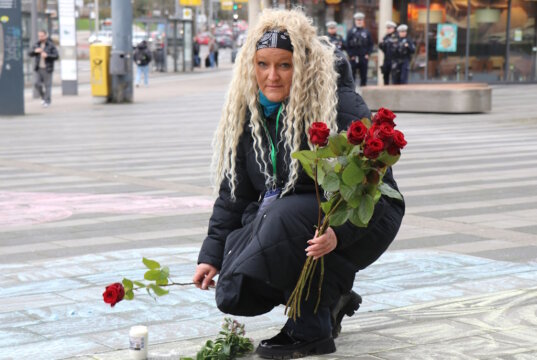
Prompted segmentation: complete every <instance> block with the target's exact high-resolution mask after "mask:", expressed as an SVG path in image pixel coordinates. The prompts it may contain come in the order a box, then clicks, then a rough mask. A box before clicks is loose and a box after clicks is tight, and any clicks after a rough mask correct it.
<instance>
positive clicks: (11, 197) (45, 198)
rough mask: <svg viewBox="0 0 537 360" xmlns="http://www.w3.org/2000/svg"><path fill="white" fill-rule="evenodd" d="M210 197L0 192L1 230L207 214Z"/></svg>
mask: <svg viewBox="0 0 537 360" xmlns="http://www.w3.org/2000/svg"><path fill="white" fill-rule="evenodd" d="M213 203H214V200H213V199H211V198H209V197H198V196H188V197H153V196H143V195H125V194H112V195H96V194H56V193H34V192H9V191H0V226H21V225H32V224H40V223H46V222H52V221H59V220H63V219H67V218H69V217H71V216H73V215H76V214H89V213H112V214H148V215H164V214H178V215H180V214H191V213H200V212H209V211H210V210H211V209H212V206H213Z"/></svg>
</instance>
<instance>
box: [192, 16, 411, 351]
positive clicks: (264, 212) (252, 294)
mask: <svg viewBox="0 0 537 360" xmlns="http://www.w3.org/2000/svg"><path fill="white" fill-rule="evenodd" d="M311 23H312V21H311V19H309V18H308V17H306V15H305V14H304V13H302V12H301V11H300V10H298V9H295V10H280V9H265V10H264V11H263V12H262V13H261V15H260V17H259V19H258V21H257V23H256V25H255V27H254V28H251V29H250V30H249V31H248V36H247V39H246V42H245V44H244V45H243V46H242V48H241V51H240V52H239V54H238V56H237V62H236V64H235V67H234V72H233V75H232V79H231V84H230V87H229V89H228V93H227V96H226V102H225V104H224V106H223V111H222V115H221V120H220V123H219V125H218V128H217V130H216V133H215V136H214V142H213V145H214V151H213V164H212V166H211V168H212V169H213V174H214V176H215V178H214V183H215V185H216V186H217V188H218V189H219V193H218V197H217V199H216V201H215V203H214V207H213V212H212V215H211V218H210V220H209V227H208V235H207V237H206V238H205V240H204V241H203V245H202V247H201V250H200V252H199V256H198V265H197V267H196V270H195V274H194V275H193V279H192V280H193V282H194V283H195V284H196V286H197V287H198V288H200V289H202V290H207V289H208V288H209V287H211V286H214V285H215V280H214V277H215V276H216V275H217V274H219V278H218V283H217V284H216V304H217V306H218V308H219V309H220V310H221V311H222V312H224V313H227V314H233V315H244V316H257V315H261V314H264V313H267V312H269V311H271V310H272V309H273V308H274V307H275V306H278V305H280V304H285V303H286V302H287V300H288V299H289V298H290V296H291V293H292V290H293V289H294V287H295V285H296V281H297V279H298V276H299V274H300V272H301V269H302V266H303V265H304V262H305V260H306V257H307V256H314V257H321V256H324V263H325V267H324V280H323V283H322V289H321V292H320V294H319V292H318V290H317V289H316V288H315V287H312V288H311V289H312V294H311V298H310V299H309V301H308V300H304V299H303V301H302V302H301V315H300V316H299V317H298V318H297V319H296V321H295V320H293V319H292V318H290V319H288V320H287V322H286V323H285V325H284V326H283V328H282V329H281V331H280V332H279V333H278V334H277V335H276V336H274V337H272V338H270V339H266V340H262V341H261V342H260V343H259V346H258V347H257V350H256V352H257V354H258V355H259V356H261V357H263V358H278V359H288V358H291V357H293V358H298V357H304V356H309V355H320V354H327V353H332V352H334V351H336V346H335V343H334V337H337V336H338V335H339V333H340V331H341V322H342V319H343V316H344V315H345V314H347V315H349V316H350V315H352V314H354V312H355V311H356V310H357V309H358V307H359V306H360V302H361V298H360V296H359V295H358V294H356V293H355V292H353V291H352V285H353V282H354V278H355V275H356V272H357V271H359V270H362V269H364V268H365V267H367V266H369V265H370V264H371V263H373V262H374V261H376V260H377V259H378V258H379V257H380V256H381V254H382V253H384V251H385V250H386V249H387V248H388V246H389V245H390V243H391V242H392V241H393V239H394V238H395V235H396V233H397V231H398V229H399V226H400V224H401V220H402V217H403V214H404V202H403V201H398V200H394V199H391V198H388V197H386V196H384V195H383V196H381V198H380V199H379V202H378V203H377V205H376V206H375V211H374V215H373V218H372V220H371V221H370V222H369V225H368V226H367V227H365V228H359V227H356V226H354V225H352V224H351V223H350V222H347V223H346V224H343V225H341V226H337V227H329V228H328V230H327V232H326V233H325V234H323V235H321V236H319V237H315V229H314V224H316V223H317V216H318V213H317V211H318V210H317V209H318V205H317V197H316V192H315V183H314V182H313V180H312V179H311V178H310V177H309V176H308V175H307V174H306V172H305V171H304V170H303V169H302V167H301V165H300V163H299V162H298V161H297V160H296V159H294V158H293V157H292V156H291V154H292V153H293V152H296V151H298V150H301V149H312V148H313V145H312V144H311V143H309V141H308V138H307V132H308V129H309V128H310V126H311V124H312V123H313V122H315V121H319V119H322V120H323V121H324V122H325V123H326V125H327V127H328V128H329V129H330V130H332V131H342V130H346V129H348V127H349V126H350V124H351V123H352V122H353V121H356V120H357V119H361V118H364V117H367V118H370V117H371V113H370V111H369V109H368V108H367V106H366V104H365V103H364V101H363V99H362V98H361V97H360V96H359V95H358V94H357V93H356V92H355V90H354V81H353V79H352V77H351V74H350V66H349V63H348V62H347V60H346V58H345V57H344V56H343V55H342V53H341V52H339V51H338V50H337V49H335V47H334V46H333V45H332V44H330V43H329V42H328V41H326V39H325V38H323V37H318V36H317V32H316V29H315V28H314V27H313V26H312V25H311ZM383 181H384V183H385V184H387V185H388V186H390V187H392V188H393V189H397V184H396V182H395V180H394V178H393V175H392V170H391V168H389V169H387V172H386V175H385V176H384V178H383ZM318 295H320V296H321V297H320V304H319V308H318V309H317V311H315V310H314V308H315V303H316V300H313V299H317V296H318Z"/></svg>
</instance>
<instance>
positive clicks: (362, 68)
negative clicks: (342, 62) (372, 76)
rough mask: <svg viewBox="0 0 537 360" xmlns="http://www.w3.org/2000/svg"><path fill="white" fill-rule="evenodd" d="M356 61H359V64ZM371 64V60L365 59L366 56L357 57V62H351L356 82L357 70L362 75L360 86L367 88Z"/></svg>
mask: <svg viewBox="0 0 537 360" xmlns="http://www.w3.org/2000/svg"><path fill="white" fill-rule="evenodd" d="M356 59H358V62H356ZM368 63H369V60H368V59H366V58H365V56H356V58H355V60H354V61H352V60H351V68H352V77H353V79H354V81H355V82H356V70H358V72H359V74H360V86H366V85H367V64H368Z"/></svg>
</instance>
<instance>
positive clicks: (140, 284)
mask: <svg viewBox="0 0 537 360" xmlns="http://www.w3.org/2000/svg"><path fill="white" fill-rule="evenodd" d="M134 285H136V286H138V287H141V288H144V287H145V284H144V283H143V282H141V281H135V282H134Z"/></svg>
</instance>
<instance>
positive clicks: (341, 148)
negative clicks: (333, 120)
mask: <svg viewBox="0 0 537 360" xmlns="http://www.w3.org/2000/svg"><path fill="white" fill-rule="evenodd" d="M328 147H329V148H330V150H332V152H333V153H334V155H337V156H341V155H346V153H347V147H348V142H347V137H346V136H345V135H344V134H343V133H340V134H338V135H337V136H332V137H330V138H329V139H328Z"/></svg>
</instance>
